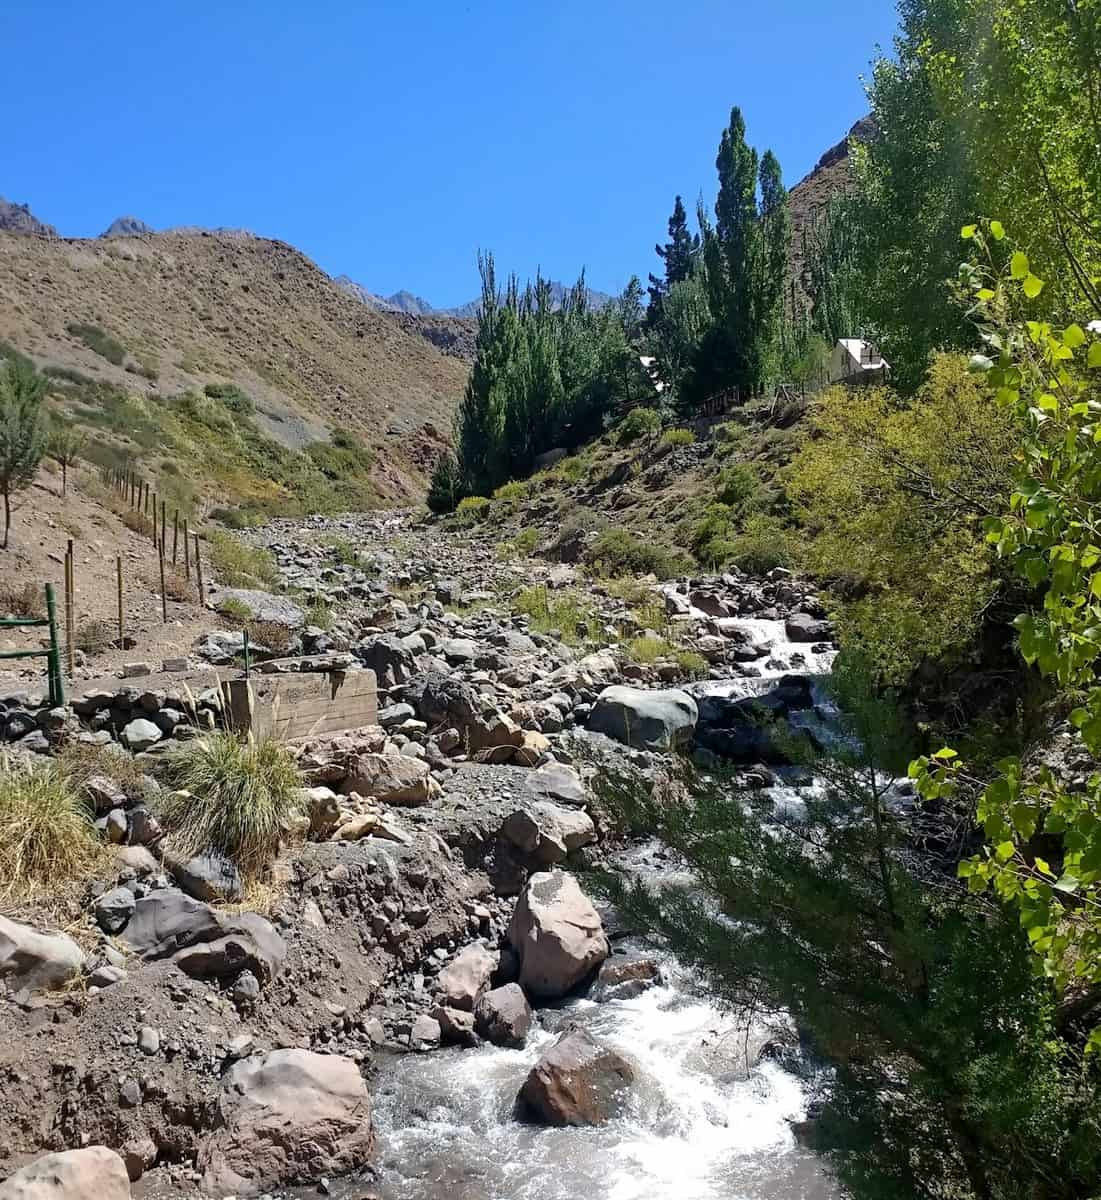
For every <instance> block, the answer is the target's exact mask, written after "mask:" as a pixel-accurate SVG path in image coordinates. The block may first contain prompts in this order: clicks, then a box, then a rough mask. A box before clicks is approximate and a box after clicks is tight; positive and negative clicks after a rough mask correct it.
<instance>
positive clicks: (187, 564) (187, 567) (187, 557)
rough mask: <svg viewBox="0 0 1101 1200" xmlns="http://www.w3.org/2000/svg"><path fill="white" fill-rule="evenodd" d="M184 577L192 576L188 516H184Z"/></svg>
mask: <svg viewBox="0 0 1101 1200" xmlns="http://www.w3.org/2000/svg"><path fill="white" fill-rule="evenodd" d="M183 533H184V578H185V579H190V578H191V537H190V535H189V534H188V531H187V517H184V530H183Z"/></svg>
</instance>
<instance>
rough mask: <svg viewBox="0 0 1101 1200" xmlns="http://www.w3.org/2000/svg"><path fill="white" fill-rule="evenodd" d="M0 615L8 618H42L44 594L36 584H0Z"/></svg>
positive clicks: (44, 613)
mask: <svg viewBox="0 0 1101 1200" xmlns="http://www.w3.org/2000/svg"><path fill="white" fill-rule="evenodd" d="M0 613H2V614H3V615H5V616H9V617H32V618H40V617H44V616H45V615H46V593H45V591H44V590H43V589H42V588H41V587H40V586H39V585H38V584H37V583H0Z"/></svg>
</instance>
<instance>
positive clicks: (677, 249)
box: [648, 196, 700, 317]
mask: <svg viewBox="0 0 1101 1200" xmlns="http://www.w3.org/2000/svg"><path fill="white" fill-rule="evenodd" d="M699 248H700V240H699V237H698V236H696V235H694V234H692V233H690V232H689V229H688V214H687V213H686V212H685V209H684V201H683V200H682V199H681V198H680V196H677V198H676V200H675V201H674V202H673V212H672V215H671V216H670V217H669V240H668V241H667V242H666V243H665V245H664V246H655V247H654V252H655V253H656V254H657V256H658V258H660V259H661V260H662V262H663V263H664V265H665V273H664V275H651V276H650V287H649V289H648V291H649V293H650V311H651V316H652V317H656V315H657V314H658V313H659V312H660V309H661V302H662V300H663V299H664V297H665V296H666V295H668V292H669V289H670V288H671V287H672V286H673V284H675V283H680V282H681V281H682V280H684V279H687V278H688V277H689V275H691V274H692V269H693V264H694V260H695V257H696V254H697V253H698V251H699Z"/></svg>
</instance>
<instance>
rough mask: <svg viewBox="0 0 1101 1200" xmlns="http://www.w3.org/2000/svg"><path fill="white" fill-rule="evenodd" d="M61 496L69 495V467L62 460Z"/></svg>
mask: <svg viewBox="0 0 1101 1200" xmlns="http://www.w3.org/2000/svg"><path fill="white" fill-rule="evenodd" d="M61 494H62V496H67V495H68V494H69V467H68V464H67V463H66V462H65V460H64V459H62V460H61Z"/></svg>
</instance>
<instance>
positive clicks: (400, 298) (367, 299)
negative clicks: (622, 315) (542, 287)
mask: <svg viewBox="0 0 1101 1200" xmlns="http://www.w3.org/2000/svg"><path fill="white" fill-rule="evenodd" d="M333 282H334V283H335V284H336V285H337V287H339V288H341V289H343V290H344V291H345V292H347V293H348V294H349V295H350V296H354V297H355V298H356V299H357V300H360V301H362V302H363V303H364V304H366V305H368V306H370V307H371V308H373V309H375V310H376V312H402V313H409V314H410V315H411V316H414V317H462V318H465V319H472V318H475V317H477V315H478V309H479V307H480V306H481V303H482V302H481V300H480V299H478V300H468V301H467V302H466V304H459V305H457V306H456V307H455V308H436V307H435V305H433V304H431V303H430V302H429V301H428V300H425V299H424V297H423V296H417V295H415V294H414V293H413V292H408V291H405V290H404V289H402V291H400V292H395V293H394V294H393V295H392V296H385V297H383V296H380V295H378V294H377V293H376V292H372V291H371V290H370V289H369V288H366V287H364V286H363V284H362V283H356V281H355V280H354V279H351V278H350V277H349V276H347V275H338V276H336V277H335V278H334V279H333ZM549 282H550V289H551V303H552V305H553V306H554V307H555V308H558V307H560V306H561V304H562V301H563V300H564V299H565V297H566V295H567V293H568V292H569V291H570V290H571V289H570V288H569V287H567V286H566V285H565V284H564V283H559V282H558V281H557V280H550V281H549ZM587 294H588V298H589V304H590V305H592V307H593V308H603V307H604V305H605V304H608V303H609V302H610V301H611V299H612V297H611V296H609V295H607V293H605V292H597V291H594V290H593V289H592V288H588V289H587Z"/></svg>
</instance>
